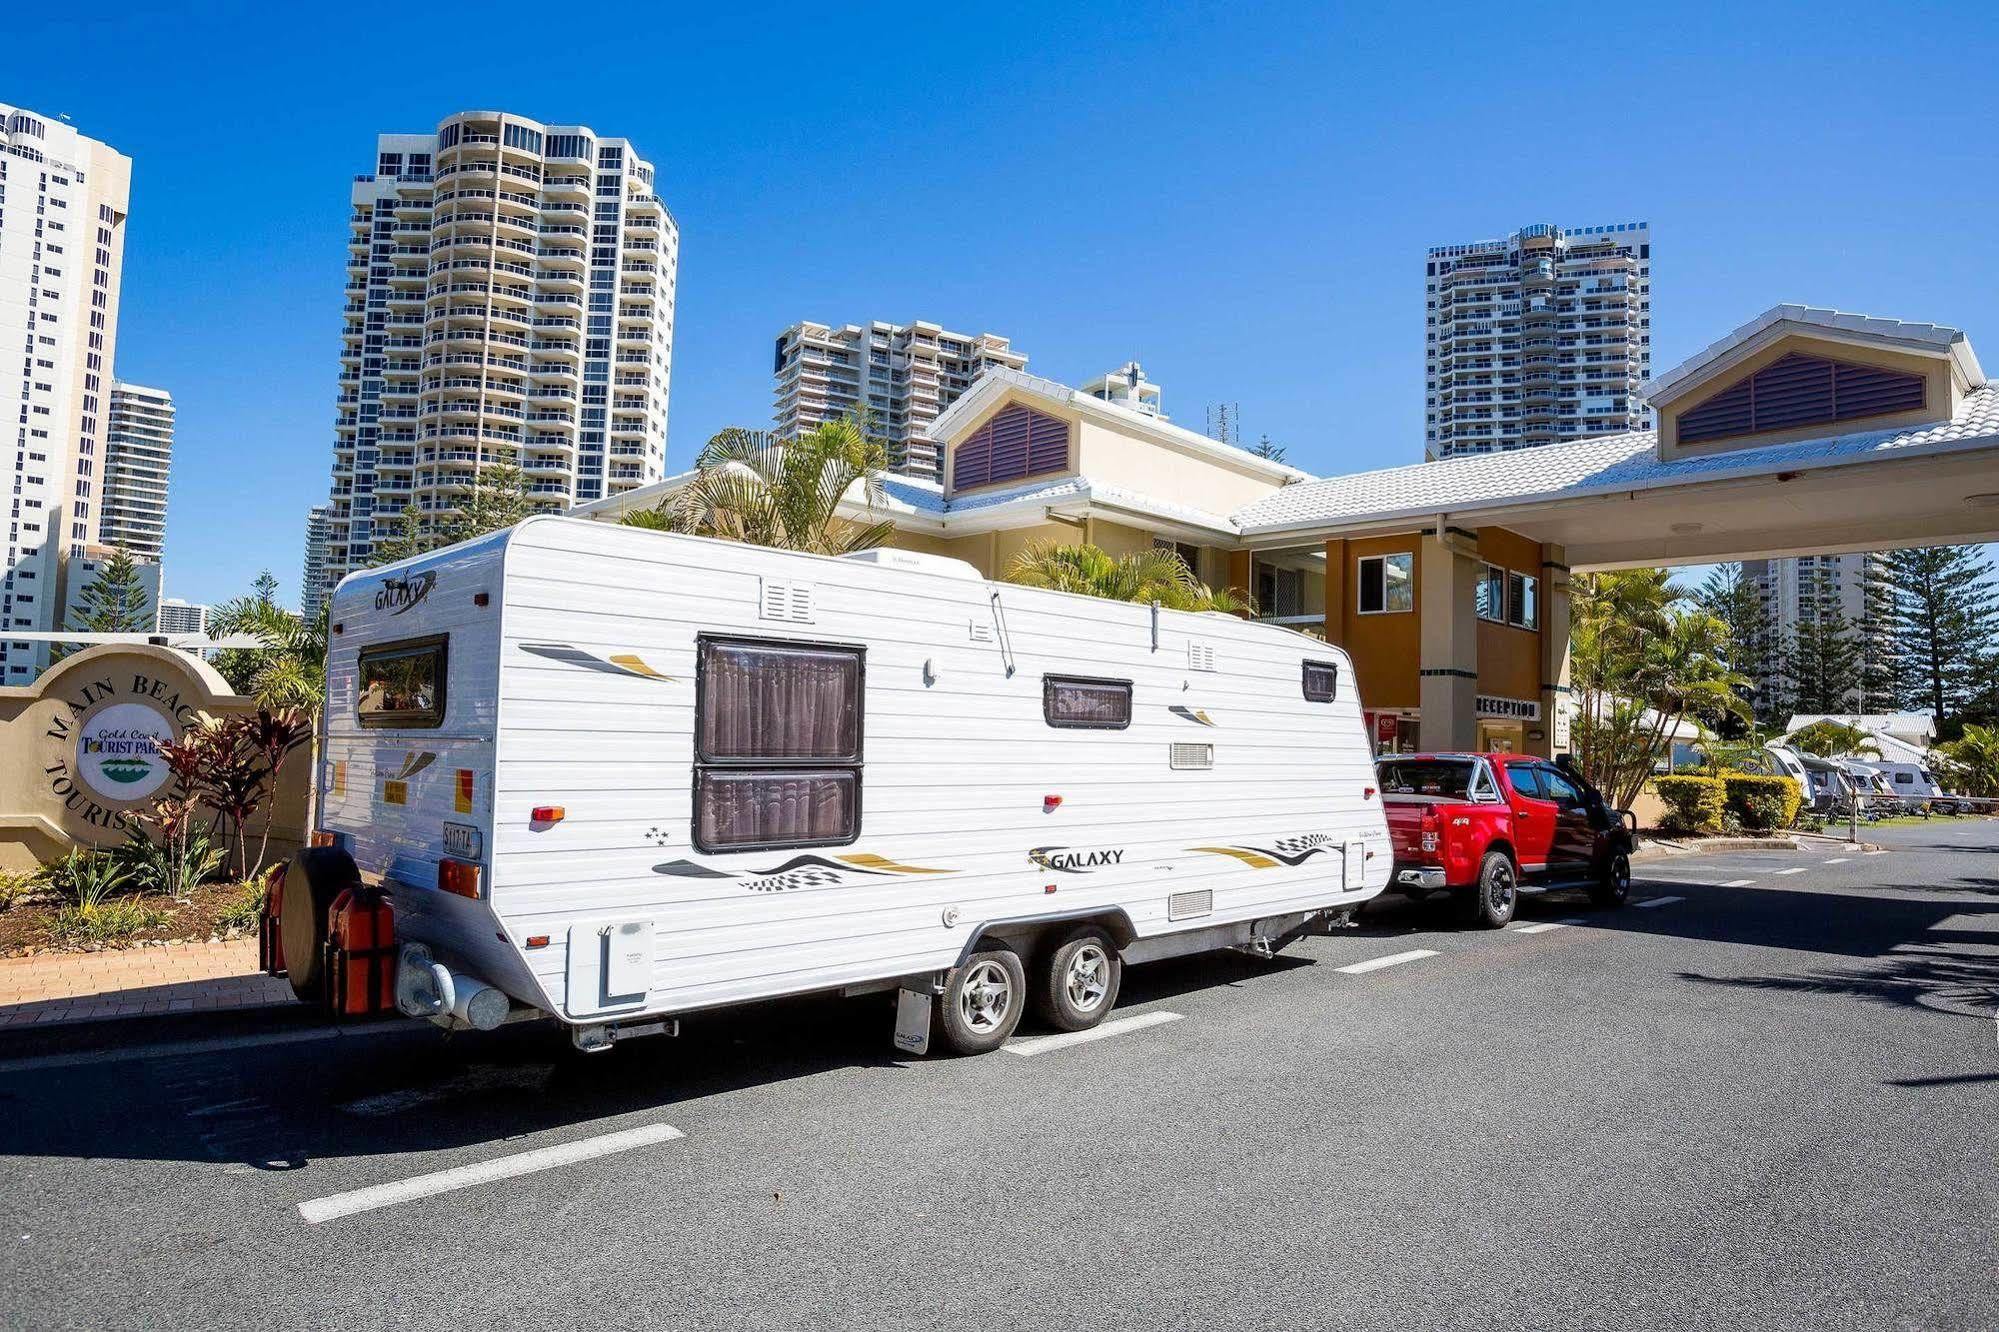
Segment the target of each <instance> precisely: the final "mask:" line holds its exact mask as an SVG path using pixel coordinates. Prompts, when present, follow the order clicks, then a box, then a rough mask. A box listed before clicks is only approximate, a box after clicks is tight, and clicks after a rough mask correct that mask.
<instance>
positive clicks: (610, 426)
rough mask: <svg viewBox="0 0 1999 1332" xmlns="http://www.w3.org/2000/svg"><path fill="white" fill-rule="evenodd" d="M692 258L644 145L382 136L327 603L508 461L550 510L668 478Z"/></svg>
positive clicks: (359, 194) (496, 121) (557, 128)
mask: <svg viewBox="0 0 1999 1332" xmlns="http://www.w3.org/2000/svg"><path fill="white" fill-rule="evenodd" d="M679 254H680V232H679V227H678V225H677V224H676V223H675V222H674V220H673V215H672V214H671V213H670V212H668V211H667V209H666V206H665V205H664V204H663V203H661V202H660V198H659V195H658V194H657V193H656V191H655V186H654V181H653V168H652V164H651V163H649V162H647V161H646V160H645V159H643V158H641V157H640V156H639V155H638V152H637V151H636V150H635V149H634V148H633V146H632V145H631V143H629V142H628V141H627V140H624V139H613V138H604V137H600V136H599V135H598V134H596V133H595V132H594V131H593V130H591V129H589V128H587V127H585V126H581V125H547V124H543V123H542V122H540V121H536V120H528V119H525V118H523V117H521V116H516V115H512V114H510V113H507V112H500V111H466V112H461V113H460V114H458V115H455V116H452V117H450V118H449V119H447V120H445V121H444V122H443V123H442V124H440V125H439V126H438V128H437V131H436V132H435V133H434V134H385V135H382V136H381V137H380V139H379V140H378V141H377V144H376V155H375V169H374V170H373V171H372V172H370V173H369V174H367V175H362V176H357V177H356V178H355V181H354V188H353V211H352V213H351V215H350V217H349V222H348V238H347V309H346V322H345V329H344V333H343V345H342V347H341V353H340V394H339V413H338V418H337V421H336V424H335V440H334V446H333V447H334V456H333V486H332V494H331V497H330V501H329V506H328V508H329V512H328V515H327V539H326V558H325V565H324V568H323V570H322V574H321V578H320V581H319V583H318V584H317V588H316V591H317V593H318V594H320V595H323V594H324V592H325V591H327V590H328V589H330V588H331V586H332V584H334V583H336V582H338V581H339V579H340V577H341V575H343V574H345V573H346V572H347V571H348V570H350V569H353V568H357V567H361V566H364V565H366V564H367V563H368V562H369V561H370V559H371V557H372V555H373V553H374V548H375V542H376V540H377V538H378V537H379V535H380V534H381V532H382V530H383V523H384V521H385V520H388V521H394V520H396V518H397V516H398V515H399V514H401V513H402V512H403V511H404V510H405V509H407V508H411V507H413V508H414V509H415V510H416V512H417V513H418V515H419V516H420V520H421V521H424V522H431V521H435V520H437V519H438V518H440V517H441V516H443V515H445V514H447V513H449V512H450V511H451V510H452V509H454V508H455V507H456V506H457V504H458V503H459V501H460V500H461V499H462V498H463V497H465V496H466V495H468V494H470V493H471V490H472V487H473V485H474V483H475V481H476V480H477V479H478V478H479V477H480V476H481V475H482V473H484V472H485V471H486V470H487V469H489V468H491V467H493V466H496V465H512V466H516V467H518V468H519V469H520V472H521V475H522V477H523V479H524V482H525V484H526V487H527V491H528V494H529V496H530V498H531V499H532V500H533V502H534V504H535V506H536V507H537V508H546V509H551V510H559V509H564V508H567V507H569V506H570V505H572V504H576V503H578V502H581V501H586V500H593V499H599V498H602V497H604V496H606V495H611V494H616V493H617V492H619V491H621V490H627V489H630V488H632V487H634V486H641V485H644V484H646V483H647V482H650V481H656V480H658V479H659V478H660V477H661V475H662V474H663V473H664V471H665V461H666V417H667V388H668V384H669V380H670V375H671V368H672V355H673V305H674V294H675V281H676V274H677V270H678V267H679ZM314 592H315V590H314V589H308V590H307V596H308V599H310V598H311V597H312V596H313V595H314Z"/></svg>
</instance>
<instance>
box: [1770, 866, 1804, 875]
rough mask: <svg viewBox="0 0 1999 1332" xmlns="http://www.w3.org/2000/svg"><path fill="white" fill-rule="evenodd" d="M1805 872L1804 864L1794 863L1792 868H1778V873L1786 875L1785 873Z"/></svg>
mask: <svg viewBox="0 0 1999 1332" xmlns="http://www.w3.org/2000/svg"><path fill="white" fill-rule="evenodd" d="M1804 872H1805V867H1804V866H1803V865H1793V866H1791V868H1789V869H1781V870H1778V871H1777V873H1778V874H1779V875H1784V874H1803V873H1804Z"/></svg>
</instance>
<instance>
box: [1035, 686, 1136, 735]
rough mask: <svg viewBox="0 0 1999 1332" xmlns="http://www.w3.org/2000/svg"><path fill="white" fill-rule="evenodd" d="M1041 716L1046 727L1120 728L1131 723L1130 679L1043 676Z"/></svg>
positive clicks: (1103, 729)
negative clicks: (1045, 722) (1046, 724)
mask: <svg viewBox="0 0 1999 1332" xmlns="http://www.w3.org/2000/svg"><path fill="white" fill-rule="evenodd" d="M1041 715H1042V718H1043V719H1044V720H1046V721H1047V723H1048V724H1049V725H1050V726H1061V727H1068V728H1071V729H1075V730H1089V731H1122V730H1123V729H1124V728H1125V727H1127V726H1129V725H1131V681H1129V680H1091V679H1086V678H1084V677H1082V676H1076V675H1044V676H1042V677H1041Z"/></svg>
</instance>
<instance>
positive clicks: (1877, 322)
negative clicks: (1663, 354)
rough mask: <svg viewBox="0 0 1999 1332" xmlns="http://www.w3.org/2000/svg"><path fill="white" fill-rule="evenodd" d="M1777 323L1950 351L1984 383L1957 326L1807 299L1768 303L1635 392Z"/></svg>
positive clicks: (1678, 377)
mask: <svg viewBox="0 0 1999 1332" xmlns="http://www.w3.org/2000/svg"><path fill="white" fill-rule="evenodd" d="M1778 324H1795V325H1801V326H1803V327H1805V328H1820V329H1824V330H1826V331H1827V332H1829V333H1845V334H1857V335H1859V336H1861V337H1865V338H1868V339H1870V340H1872V341H1878V342H1882V343H1889V344H1895V343H1899V344H1901V345H1903V346H1906V347H1913V348H1916V349H1918V350H1927V351H1929V352H1930V353H1931V354H1934V353H1936V352H1950V353H1951V354H1953V355H1955V356H1957V357H1958V358H1959V360H1960V361H1961V362H1962V363H1963V365H1964V367H1965V374H1966V377H1967V378H1968V379H1970V380H1971V384H1972V387H1973V388H1979V387H1982V386H1983V385H1984V383H1985V377H1984V375H1983V374H1982V373H1981V372H1980V371H1979V368H1978V358H1977V357H1976V356H1974V355H1972V352H1971V343H1970V342H1969V341H1968V340H1967V339H1966V338H1965V336H1964V334H1963V333H1962V332H1960V331H1959V330H1957V329H1954V328H1948V327H1946V326H1944V325H1942V324H1912V323H1907V322H1905V321H1903V320H1900V319H1877V318H1875V317H1874V316H1872V315H1863V314H1847V313H1845V312H1843V311H1840V310H1826V309H1821V308H1819V307H1817V306H1811V305H1773V306H1771V307H1770V308H1769V309H1767V310H1765V311H1764V312H1763V313H1762V314H1760V315H1757V316H1756V317H1755V318H1754V319H1752V320H1750V321H1749V322H1748V323H1746V324H1744V325H1743V326H1742V327H1740V328H1738V329H1736V330H1735V331H1734V332H1732V333H1730V334H1729V335H1728V336H1727V337H1725V338H1722V339H1720V340H1719V341H1717V342H1711V343H1709V344H1708V345H1707V346H1705V347H1703V348H1701V349H1700V350H1699V351H1697V352H1695V353H1694V354H1693V355H1692V356H1689V357H1688V358H1687V359H1686V360H1684V361H1682V362H1680V363H1679V364H1678V365H1676V366H1674V367H1673V368H1672V369H1671V370H1667V371H1665V372H1663V373H1661V374H1657V375H1654V376H1653V377H1652V378H1651V379H1649V380H1647V381H1646V382H1645V383H1644V384H1642V385H1640V386H1639V389H1638V395H1639V396H1640V397H1642V398H1647V399H1651V398H1655V397H1658V396H1660V395H1662V394H1668V393H1670V392H1671V391H1672V389H1673V387H1674V386H1675V385H1676V384H1678V383H1680V381H1682V380H1684V379H1688V378H1691V377H1692V376H1694V375H1696V374H1698V373H1699V372H1700V371H1701V370H1703V369H1705V368H1706V367H1707V366H1708V365H1709V364H1711V363H1712V362H1714V361H1716V360H1719V359H1720V358H1722V357H1724V356H1726V355H1728V354H1729V353H1730V352H1732V351H1734V350H1735V349H1736V348H1737V347H1740V346H1742V345H1743V344H1744V343H1747V342H1750V341H1752V340H1754V339H1755V338H1757V337H1759V336H1761V335H1762V334H1763V333H1764V332H1765V331H1766V330H1768V329H1771V328H1773V327H1775V326H1776V325H1778Z"/></svg>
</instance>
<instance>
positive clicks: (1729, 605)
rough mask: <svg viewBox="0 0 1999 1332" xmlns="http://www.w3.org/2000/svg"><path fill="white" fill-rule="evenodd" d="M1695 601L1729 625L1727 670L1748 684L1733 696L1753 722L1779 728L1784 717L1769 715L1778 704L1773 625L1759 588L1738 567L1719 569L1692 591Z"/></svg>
mask: <svg viewBox="0 0 1999 1332" xmlns="http://www.w3.org/2000/svg"><path fill="white" fill-rule="evenodd" d="M1694 601H1695V603H1696V604H1697V605H1699V606H1700V607H1701V608H1702V609H1703V610H1705V611H1707V613H1708V614H1710V615H1712V616H1714V617H1715V618H1716V619H1718V620H1720V621H1721V622H1722V623H1723V624H1725V625H1727V626H1728V659H1727V664H1728V668H1729V669H1730V670H1732V671H1735V672H1736V673H1737V674H1739V675H1742V676H1745V677H1746V678H1747V679H1748V680H1749V682H1750V683H1749V684H1747V685H1744V686H1742V687H1741V688H1740V690H1739V691H1738V692H1739V693H1741V695H1742V696H1743V702H1744V703H1745V704H1746V705H1748V706H1749V707H1750V709H1751V710H1752V713H1753V715H1754V716H1755V719H1756V721H1757V723H1758V724H1760V725H1766V726H1778V725H1782V724H1783V721H1784V717H1772V716H1771V715H1770V713H1771V712H1772V711H1774V710H1775V709H1776V708H1777V707H1779V706H1780V704H1781V702H1782V698H1781V697H1780V691H1778V690H1777V689H1776V684H1777V680H1778V676H1779V672H1780V669H1781V665H1782V663H1781V662H1780V661H1779V660H1778V653H1777V648H1778V643H1777V634H1776V626H1774V625H1773V624H1772V623H1771V621H1770V611H1769V608H1768V607H1767V606H1765V605H1764V604H1763V589H1762V588H1761V587H1760V586H1758V585H1757V583H1756V582H1755V581H1754V580H1753V579H1751V578H1749V577H1747V576H1746V575H1745V574H1744V573H1743V570H1742V566H1741V565H1740V564H1720V565H1716V566H1715V567H1714V569H1713V570H1711V571H1710V572H1709V574H1708V576H1707V578H1706V580H1705V581H1703V582H1702V583H1701V585H1700V587H1699V588H1698V589H1697V590H1696V591H1695V592H1694ZM1788 715H1789V714H1788V712H1786V713H1785V716H1788ZM1724 738H1729V739H1733V738H1735V737H1732V736H1725V737H1724Z"/></svg>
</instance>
